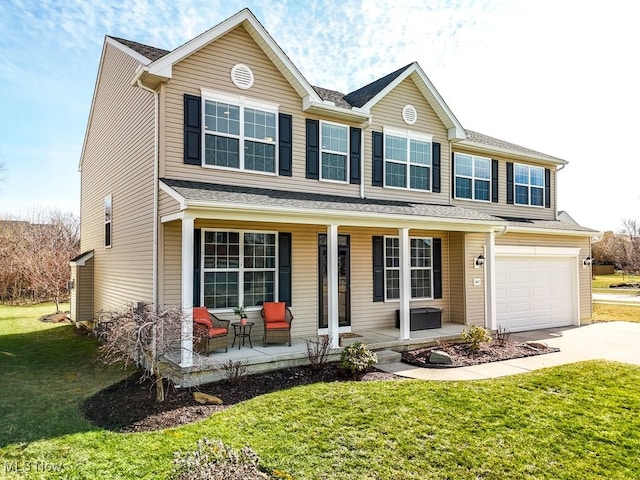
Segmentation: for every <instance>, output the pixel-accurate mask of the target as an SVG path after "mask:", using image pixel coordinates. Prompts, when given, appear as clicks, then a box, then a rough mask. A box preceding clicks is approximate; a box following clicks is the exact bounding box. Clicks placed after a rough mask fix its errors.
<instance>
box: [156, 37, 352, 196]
mask: <svg viewBox="0 0 640 480" xmlns="http://www.w3.org/2000/svg"><path fill="white" fill-rule="evenodd" d="M238 63H244V64H245V65H247V66H249V67H250V68H251V70H252V71H253V74H254V77H255V81H254V85H253V86H252V87H251V88H250V89H247V90H241V89H239V88H237V87H236V86H235V85H234V84H233V83H232V81H231V77H230V72H231V68H232V67H233V66H234V65H236V64H238ZM201 88H205V89H208V90H214V91H217V92H220V93H223V94H227V95H235V96H243V97H246V98H248V99H254V100H259V101H266V102H270V103H274V104H277V105H278V110H279V112H281V113H287V114H290V115H292V119H293V126H292V128H293V178H292V177H280V176H278V175H272V174H264V173H255V172H250V171H234V170H224V169H220V168H213V167H200V166H194V165H185V164H184V163H183V151H184V143H183V118H184V113H183V109H184V104H183V102H184V97H183V95H184V94H185V93H188V94H191V95H197V96H200V95H201V90H200V89H201ZM162 91H163V100H162V102H161V103H162V105H163V106H164V108H165V111H164V113H165V114H166V115H165V116H164V118H165V121H166V123H165V125H163V127H162V146H163V148H162V151H163V152H165V153H164V156H163V161H162V164H161V171H160V176H161V177H166V178H172V179H180V180H198V181H203V182H209V183H223V184H228V185H241V186H247V185H248V186H253V187H262V188H274V189H281V190H292V191H303V192H316V193H327V190H328V189H330V191H331V192H332V193H335V194H340V195H349V196H358V195H359V186H358V185H348V184H342V183H336V182H323V181H318V180H309V179H306V178H305V171H306V148H305V144H306V139H305V118H318V117H314V116H309V115H306V114H304V113H303V112H302V99H301V98H300V96H299V95H298V94H297V93H296V92H295V90H294V89H293V87H292V86H291V85H290V84H289V83H288V81H287V80H286V79H285V78H284V77H283V75H282V74H281V73H280V71H279V70H278V69H277V68H276V67H275V66H274V65H273V63H271V61H270V60H269V58H268V57H267V56H266V55H265V53H264V52H263V51H262V50H261V49H260V47H259V46H258V45H257V44H256V43H255V41H254V40H253V39H252V38H251V36H249V34H248V33H247V32H246V30H245V29H244V28H243V27H241V26H239V27H237V28H236V29H234V30H232V31H231V32H229V33H227V34H226V35H224V36H223V37H221V38H219V39H218V40H216V41H215V42H214V43H212V44H210V45H208V46H205V47H203V48H202V49H200V50H199V51H198V52H195V53H194V54H192V55H190V56H189V57H187V58H185V59H184V60H182V61H181V62H179V63H178V64H176V65H175V66H174V67H173V78H172V79H171V81H170V82H169V83H168V84H167V85H166V86H164V87H163V90H162ZM276 150H277V149H276ZM276 170H277V169H276Z"/></svg>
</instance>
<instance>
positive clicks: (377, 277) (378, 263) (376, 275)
mask: <svg viewBox="0 0 640 480" xmlns="http://www.w3.org/2000/svg"><path fill="white" fill-rule="evenodd" d="M373 301H374V302H384V237H373Z"/></svg>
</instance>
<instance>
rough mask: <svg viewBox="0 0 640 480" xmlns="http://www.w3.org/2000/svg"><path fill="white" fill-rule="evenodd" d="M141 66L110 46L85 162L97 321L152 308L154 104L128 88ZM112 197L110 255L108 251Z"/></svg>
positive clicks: (84, 215) (85, 224)
mask: <svg viewBox="0 0 640 480" xmlns="http://www.w3.org/2000/svg"><path fill="white" fill-rule="evenodd" d="M137 66H138V62H136V61H135V60H133V59H132V58H130V57H129V56H128V55H126V54H124V53H123V52H122V51H120V50H119V49H117V48H115V47H113V46H111V45H109V44H106V47H105V51H104V57H103V58H102V64H101V70H100V75H99V78H98V80H97V82H96V94H95V100H94V105H93V110H92V115H91V118H90V119H89V125H88V127H87V128H88V131H87V139H86V144H85V150H84V156H83V158H82V161H81V162H82V163H81V213H80V215H81V247H82V250H83V251H87V250H94V252H95V253H94V262H95V263H94V266H95V271H94V281H95V294H94V306H93V308H94V316H95V315H97V314H98V312H99V311H100V310H106V309H113V308H120V307H123V306H126V305H127V304H129V303H130V302H135V301H140V300H143V301H152V298H151V297H152V242H153V191H154V188H153V152H154V125H153V118H154V99H153V95H152V94H151V93H149V92H146V91H144V90H142V89H140V88H135V87H132V86H131V85H130V82H131V78H132V77H133V74H134V72H135V69H136V67H137ZM108 195H111V196H112V211H113V217H112V239H113V241H112V248H105V247H104V198H105V197H106V196H108ZM125 279H126V281H125Z"/></svg>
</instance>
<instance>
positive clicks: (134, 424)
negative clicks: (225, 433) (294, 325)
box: [82, 363, 402, 432]
mask: <svg viewBox="0 0 640 480" xmlns="http://www.w3.org/2000/svg"><path fill="white" fill-rule="evenodd" d="M400 378H402V377H399V376H397V375H394V374H391V373H386V372H383V371H381V370H377V369H371V370H370V371H368V372H366V373H365V374H363V375H361V376H359V377H358V378H356V379H354V378H353V377H352V376H349V375H347V374H346V373H345V372H344V371H343V370H341V369H340V368H339V367H338V364H337V363H328V364H326V365H324V368H322V369H321V370H314V369H312V368H311V367H309V366H300V367H292V368H285V369H282V370H277V371H274V372H267V373H261V374H256V375H250V376H247V377H246V378H245V379H244V380H242V381H241V382H240V383H237V384H232V383H229V382H228V381H220V382H214V383H208V384H205V385H200V386H198V387H197V388H184V389H172V390H170V391H169V392H168V394H167V400H166V401H164V402H156V400H155V386H154V384H153V383H152V382H151V381H150V380H146V381H144V382H140V374H139V373H137V374H134V375H131V376H130V377H129V378H126V379H125V380H123V381H121V382H119V383H116V384H114V385H111V386H110V387H107V388H106V389H104V390H102V391H100V392H98V393H97V394H96V395H94V396H93V397H90V398H88V399H87V400H86V401H85V402H84V403H83V405H82V410H83V412H84V415H85V417H86V418H87V419H88V420H89V421H90V422H91V423H93V424H94V425H96V426H98V427H101V428H104V429H107V430H112V431H117V432H146V431H153V430H159V429H163V428H172V427H177V426H179V425H184V424H187V423H191V422H195V421H198V420H202V419H204V418H206V417H208V416H210V415H211V414H213V413H216V412H219V411H221V410H224V409H225V408H228V407H229V406H231V405H234V404H236V403H238V402H242V401H245V400H249V399H251V398H254V397H257V396H259V395H264V394H265V393H269V392H274V391H277V390H283V389H286V388H291V387H296V386H299V385H308V384H311V383H317V382H336V381H353V380H356V381H372V380H397V379H400ZM195 391H199V392H203V393H207V394H210V395H215V396H216V397H218V398H220V399H222V401H223V402H224V404H223V405H202V404H199V403H197V402H196V401H195V400H194V399H193V392H195Z"/></svg>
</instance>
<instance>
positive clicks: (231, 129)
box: [204, 100, 240, 135]
mask: <svg viewBox="0 0 640 480" xmlns="http://www.w3.org/2000/svg"><path fill="white" fill-rule="evenodd" d="M204 125H205V129H206V130H209V131H212V132H218V133H228V134H231V135H240V107H238V106H236V105H229V104H228V103H222V102H213V101H209V100H207V101H205V104H204Z"/></svg>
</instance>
